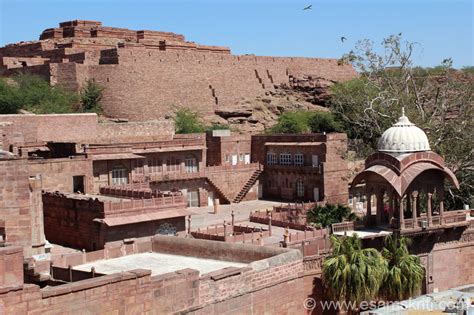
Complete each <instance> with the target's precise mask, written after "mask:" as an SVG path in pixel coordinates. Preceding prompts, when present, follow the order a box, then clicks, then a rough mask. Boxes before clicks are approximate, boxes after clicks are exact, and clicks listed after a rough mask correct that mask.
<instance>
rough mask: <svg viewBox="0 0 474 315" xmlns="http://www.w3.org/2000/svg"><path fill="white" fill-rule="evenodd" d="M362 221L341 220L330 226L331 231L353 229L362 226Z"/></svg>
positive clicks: (338, 231)
mask: <svg viewBox="0 0 474 315" xmlns="http://www.w3.org/2000/svg"><path fill="white" fill-rule="evenodd" d="M364 226H365V225H364V222H362V221H348V222H341V223H334V224H333V225H332V226H331V228H332V232H333V233H340V232H347V231H354V230H357V229H360V228H363V227H364Z"/></svg>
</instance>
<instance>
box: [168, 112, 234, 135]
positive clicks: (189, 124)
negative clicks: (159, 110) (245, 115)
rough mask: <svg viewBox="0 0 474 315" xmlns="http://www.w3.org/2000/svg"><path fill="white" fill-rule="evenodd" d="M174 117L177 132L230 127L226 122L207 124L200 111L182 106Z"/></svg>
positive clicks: (195, 131)
mask: <svg viewBox="0 0 474 315" xmlns="http://www.w3.org/2000/svg"><path fill="white" fill-rule="evenodd" d="M173 119H174V123H175V132H176V133H178V134H186V133H201V132H206V131H210V130H225V129H230V128H229V126H228V125H224V124H211V125H207V124H206V123H205V122H204V121H203V119H202V118H201V116H200V114H199V113H198V112H195V111H193V110H191V109H189V108H180V109H178V110H176V113H175V116H174V118H173Z"/></svg>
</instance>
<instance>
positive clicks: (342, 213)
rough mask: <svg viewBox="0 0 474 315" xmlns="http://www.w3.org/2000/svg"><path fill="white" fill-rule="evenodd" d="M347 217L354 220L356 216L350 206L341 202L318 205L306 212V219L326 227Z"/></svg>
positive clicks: (310, 222)
mask: <svg viewBox="0 0 474 315" xmlns="http://www.w3.org/2000/svg"><path fill="white" fill-rule="evenodd" d="M346 219H349V220H352V221H353V220H355V219H356V217H355V215H354V214H353V213H352V212H351V209H350V208H349V207H347V206H345V205H341V204H337V205H335V204H327V205H324V206H317V207H315V208H314V209H311V210H310V211H308V213H307V214H306V220H307V222H308V223H309V224H312V225H316V226H318V227H324V228H325V227H329V226H331V225H332V224H334V223H339V222H342V221H343V220H346Z"/></svg>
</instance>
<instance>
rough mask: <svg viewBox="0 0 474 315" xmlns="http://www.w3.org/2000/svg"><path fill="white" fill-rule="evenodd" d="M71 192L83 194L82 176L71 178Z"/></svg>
mask: <svg viewBox="0 0 474 315" xmlns="http://www.w3.org/2000/svg"><path fill="white" fill-rule="evenodd" d="M72 191H73V192H75V193H85V190H84V176H83V175H79V176H73V177H72Z"/></svg>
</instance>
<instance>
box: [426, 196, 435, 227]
mask: <svg viewBox="0 0 474 315" xmlns="http://www.w3.org/2000/svg"><path fill="white" fill-rule="evenodd" d="M432 196H433V194H432V193H428V207H427V210H426V211H427V214H426V216H427V217H428V226H430V225H431V222H432V221H431V198H432Z"/></svg>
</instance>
